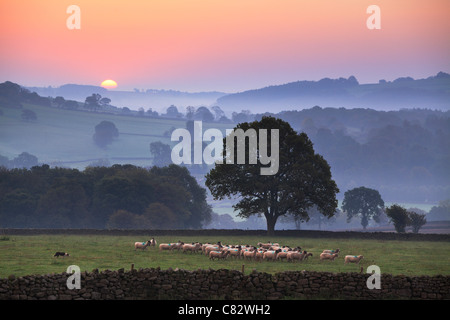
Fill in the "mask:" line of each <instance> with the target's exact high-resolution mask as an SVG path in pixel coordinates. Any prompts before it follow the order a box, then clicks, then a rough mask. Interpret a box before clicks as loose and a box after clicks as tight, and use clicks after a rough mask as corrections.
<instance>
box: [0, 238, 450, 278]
mask: <svg viewBox="0 0 450 320" xmlns="http://www.w3.org/2000/svg"><path fill="white" fill-rule="evenodd" d="M147 238H151V235H150V234H149V236H148V237H133V236H94V235H90V236H72V235H70V236H64V235H40V236H9V237H8V239H7V240H3V241H0V278H5V277H8V276H9V275H11V274H14V275H15V276H24V275H30V274H49V273H62V272H65V271H66V270H67V267H68V266H69V265H72V264H74V265H78V266H79V267H80V269H81V270H82V271H92V270H93V269H97V268H98V269H99V270H105V269H109V270H117V269H120V268H124V269H125V270H129V269H130V267H131V264H134V267H135V268H137V269H138V268H157V267H160V268H161V269H167V268H169V267H171V268H173V269H175V268H182V269H188V270H197V269H208V268H212V269H220V268H226V269H235V270H241V268H242V265H243V264H244V265H245V272H246V273H249V272H251V271H252V270H257V271H261V272H268V273H276V272H281V271H287V270H310V271H326V272H359V271H360V266H357V265H353V264H349V265H344V262H343V261H344V258H343V256H344V255H346V254H351V255H359V254H362V255H363V256H364V257H365V258H364V259H363V260H362V264H361V265H362V266H363V267H364V270H366V268H367V267H368V266H369V265H372V264H375V265H378V266H379V267H380V269H381V272H382V273H390V274H393V275H398V274H405V275H409V276H412V275H437V274H443V275H449V274H450V258H449V256H448V252H449V249H450V244H449V243H447V242H418V241H379V240H355V239H346V240H342V239H339V240H337V239H312V238H292V237H280V238H270V239H268V238H267V237H256V236H240V237H237V236H236V237H233V236H228V237H226V238H223V237H222V238H215V237H178V236H173V237H168V236H164V237H156V240H157V241H158V243H163V242H176V241H178V240H181V241H184V242H192V241H200V242H203V243H204V242H217V241H219V240H221V241H222V242H223V243H227V244H253V245H255V244H256V243H257V242H259V241H277V242H279V243H280V244H284V245H289V246H292V247H294V246H301V247H302V248H303V249H305V250H307V251H309V252H312V253H313V257H310V258H309V260H307V261H303V262H299V263H288V262H286V261H282V262H279V261H277V262H270V261H263V262H261V263H259V262H254V261H244V260H234V259H227V260H225V261H210V260H209V259H208V257H206V256H204V255H201V254H189V253H186V254H183V253H182V252H168V251H163V252H159V250H157V249H154V248H152V249H150V248H148V249H147V250H146V251H135V250H134V242H135V241H144V240H147ZM335 248H340V249H341V251H342V255H341V256H340V257H339V258H337V259H336V260H335V261H320V260H319V254H320V252H322V250H323V249H335ZM56 251H65V252H68V253H69V254H70V257H65V258H61V257H60V258H54V257H53V254H54V253H55V252H56Z"/></svg>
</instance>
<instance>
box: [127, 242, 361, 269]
mask: <svg viewBox="0 0 450 320" xmlns="http://www.w3.org/2000/svg"><path fill="white" fill-rule="evenodd" d="M149 246H150V247H156V246H157V243H156V240H155V239H154V238H152V239H151V240H148V241H147V242H136V243H135V244H134V248H135V250H137V249H142V250H145V249H146V248H147V247H149ZM257 246H258V247H255V246H251V245H222V243H221V242H220V241H219V242H218V243H216V244H212V243H204V244H202V243H199V242H193V243H183V242H181V241H178V242H175V243H161V244H160V245H159V251H163V250H169V251H173V250H177V251H182V252H190V253H195V252H201V253H202V254H204V255H206V256H208V257H209V259H210V260H214V259H226V258H228V257H234V258H237V259H246V260H255V261H260V262H261V261H263V260H265V261H282V260H286V261H288V262H296V261H303V260H306V259H308V257H311V256H312V255H313V254H312V253H310V252H307V251H306V250H303V251H302V250H301V248H300V247H296V248H290V247H289V246H280V244H279V243H261V242H258V244H257ZM339 254H340V251H339V249H335V250H324V251H323V252H322V253H321V254H320V256H319V258H320V260H331V261H334V259H336V258H337V257H338V255H339ZM363 258H364V257H363V256H362V255H358V256H353V255H346V256H345V258H344V263H345V264H347V263H358V264H359V262H360V261H361V259H363Z"/></svg>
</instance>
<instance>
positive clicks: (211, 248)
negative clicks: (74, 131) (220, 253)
mask: <svg viewBox="0 0 450 320" xmlns="http://www.w3.org/2000/svg"><path fill="white" fill-rule="evenodd" d="M214 250H222V245H209V246H207V247H206V248H205V251H204V252H205V255H206V256H209V253H210V252H211V251H214Z"/></svg>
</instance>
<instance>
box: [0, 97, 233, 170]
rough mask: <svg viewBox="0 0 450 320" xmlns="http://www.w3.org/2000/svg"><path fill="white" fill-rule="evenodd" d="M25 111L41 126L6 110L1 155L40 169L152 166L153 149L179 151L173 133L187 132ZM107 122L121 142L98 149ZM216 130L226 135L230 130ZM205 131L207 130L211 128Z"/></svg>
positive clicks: (156, 123) (0, 127)
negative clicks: (34, 161) (25, 157)
mask: <svg viewBox="0 0 450 320" xmlns="http://www.w3.org/2000/svg"><path fill="white" fill-rule="evenodd" d="M23 108H24V109H28V110H32V111H33V112H35V114H36V116H37V120H31V121H24V120H23V119H22V118H21V113H22V110H21V109H15V108H0V110H2V113H3V114H2V115H1V116H0V155H2V156H5V157H8V158H10V159H11V158H14V157H16V156H18V155H19V154H20V153H22V152H28V153H30V154H32V155H35V156H36V157H38V160H39V162H40V163H47V164H49V165H58V166H66V167H74V168H84V167H85V166H87V165H89V164H90V163H93V162H96V161H99V160H107V161H109V163H110V164H114V163H118V164H125V163H130V164H134V165H139V166H151V165H152V161H151V154H150V149H149V144H150V143H151V142H154V141H161V142H163V143H165V144H170V145H173V144H175V143H176V142H171V141H170V134H169V132H170V131H171V129H173V128H185V127H186V120H177V119H162V118H143V117H135V116H119V115H112V114H106V113H94V112H85V111H75V110H65V109H59V108H51V107H45V106H39V105H31V104H23ZM104 120H107V121H111V122H113V123H114V124H115V125H116V127H117V129H118V130H119V137H118V138H117V139H116V140H115V141H114V142H113V143H112V144H110V145H108V146H107V147H106V148H105V149H102V148H99V147H98V146H96V145H95V144H94V141H93V139H92V136H93V134H94V132H95V129H94V128H95V126H96V125H97V124H99V123H100V122H101V121H104ZM210 125H212V124H210ZM213 125H214V127H216V128H221V129H225V128H229V127H230V125H224V124H217V123H214V124H213ZM203 126H204V128H207V127H208V124H207V123H204V124H203ZM222 127H223V128H222Z"/></svg>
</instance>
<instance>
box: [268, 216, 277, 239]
mask: <svg viewBox="0 0 450 320" xmlns="http://www.w3.org/2000/svg"><path fill="white" fill-rule="evenodd" d="M266 222H267V235H268V236H273V235H274V234H275V223H276V222H277V218H275V217H271V216H269V215H267V216H266Z"/></svg>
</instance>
